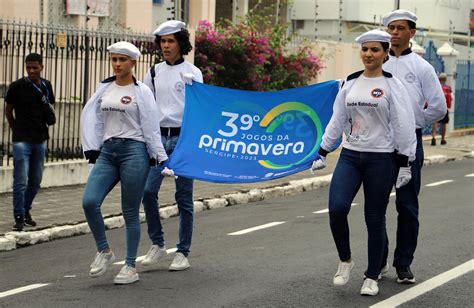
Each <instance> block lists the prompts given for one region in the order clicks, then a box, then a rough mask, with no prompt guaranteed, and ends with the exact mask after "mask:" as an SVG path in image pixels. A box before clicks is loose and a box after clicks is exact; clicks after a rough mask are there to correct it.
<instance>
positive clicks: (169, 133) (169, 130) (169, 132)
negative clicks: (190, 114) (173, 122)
mask: <svg viewBox="0 0 474 308" xmlns="http://www.w3.org/2000/svg"><path fill="white" fill-rule="evenodd" d="M170 136H171V127H168V137H170Z"/></svg>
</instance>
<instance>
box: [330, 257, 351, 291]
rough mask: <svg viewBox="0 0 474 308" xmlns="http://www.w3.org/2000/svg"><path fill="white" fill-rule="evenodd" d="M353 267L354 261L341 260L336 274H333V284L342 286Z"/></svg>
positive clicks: (347, 279)
mask: <svg viewBox="0 0 474 308" xmlns="http://www.w3.org/2000/svg"><path fill="white" fill-rule="evenodd" d="M353 267H354V261H351V262H350V263H347V262H341V263H339V267H338V268H337V272H336V275H334V279H333V281H332V282H333V284H334V285H335V286H343V285H345V284H346V283H347V282H348V281H349V277H350V275H351V270H352V268H353Z"/></svg>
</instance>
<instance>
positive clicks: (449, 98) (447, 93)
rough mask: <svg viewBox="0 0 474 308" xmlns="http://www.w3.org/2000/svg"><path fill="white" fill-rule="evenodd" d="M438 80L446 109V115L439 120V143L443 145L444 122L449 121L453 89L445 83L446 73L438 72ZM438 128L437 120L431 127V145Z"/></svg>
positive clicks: (444, 136) (444, 142)
mask: <svg viewBox="0 0 474 308" xmlns="http://www.w3.org/2000/svg"><path fill="white" fill-rule="evenodd" d="M438 79H439V82H440V83H441V88H442V89H443V93H444V98H445V100H446V107H447V108H448V110H447V111H446V115H445V116H444V118H442V119H441V121H439V123H441V145H445V144H446V143H447V142H446V124H448V123H449V109H451V104H452V102H453V95H452V93H453V91H452V90H451V87H450V86H448V85H447V84H446V81H447V79H448V76H447V75H446V73H441V74H439V77H438ZM437 129H438V122H434V123H433V127H432V129H431V136H432V139H431V145H436V131H437Z"/></svg>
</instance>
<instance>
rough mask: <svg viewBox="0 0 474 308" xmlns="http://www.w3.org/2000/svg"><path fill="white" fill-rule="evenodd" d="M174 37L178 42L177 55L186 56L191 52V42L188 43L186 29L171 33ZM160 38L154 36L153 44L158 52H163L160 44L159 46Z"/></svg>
mask: <svg viewBox="0 0 474 308" xmlns="http://www.w3.org/2000/svg"><path fill="white" fill-rule="evenodd" d="M173 35H174V37H175V38H176V40H177V41H178V45H179V53H180V54H181V55H182V56H185V55H187V54H188V53H189V52H190V51H191V50H193V46H191V42H190V41H189V31H188V30H187V29H184V28H183V29H181V31H180V32H176V33H173ZM160 40H161V36H160V35H156V36H155V44H156V47H157V48H158V50H159V51H160V53H161V52H163V51H162V50H161V44H160Z"/></svg>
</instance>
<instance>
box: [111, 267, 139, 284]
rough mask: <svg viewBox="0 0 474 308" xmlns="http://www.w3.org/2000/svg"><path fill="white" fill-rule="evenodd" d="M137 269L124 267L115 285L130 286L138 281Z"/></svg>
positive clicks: (116, 277)
mask: <svg viewBox="0 0 474 308" xmlns="http://www.w3.org/2000/svg"><path fill="white" fill-rule="evenodd" d="M138 279H139V278H138V274H137V269H136V268H134V267H131V266H129V265H124V266H122V269H121V270H120V272H119V273H118V274H117V276H115V278H114V283H115V284H129V283H133V282H135V281H138Z"/></svg>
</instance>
